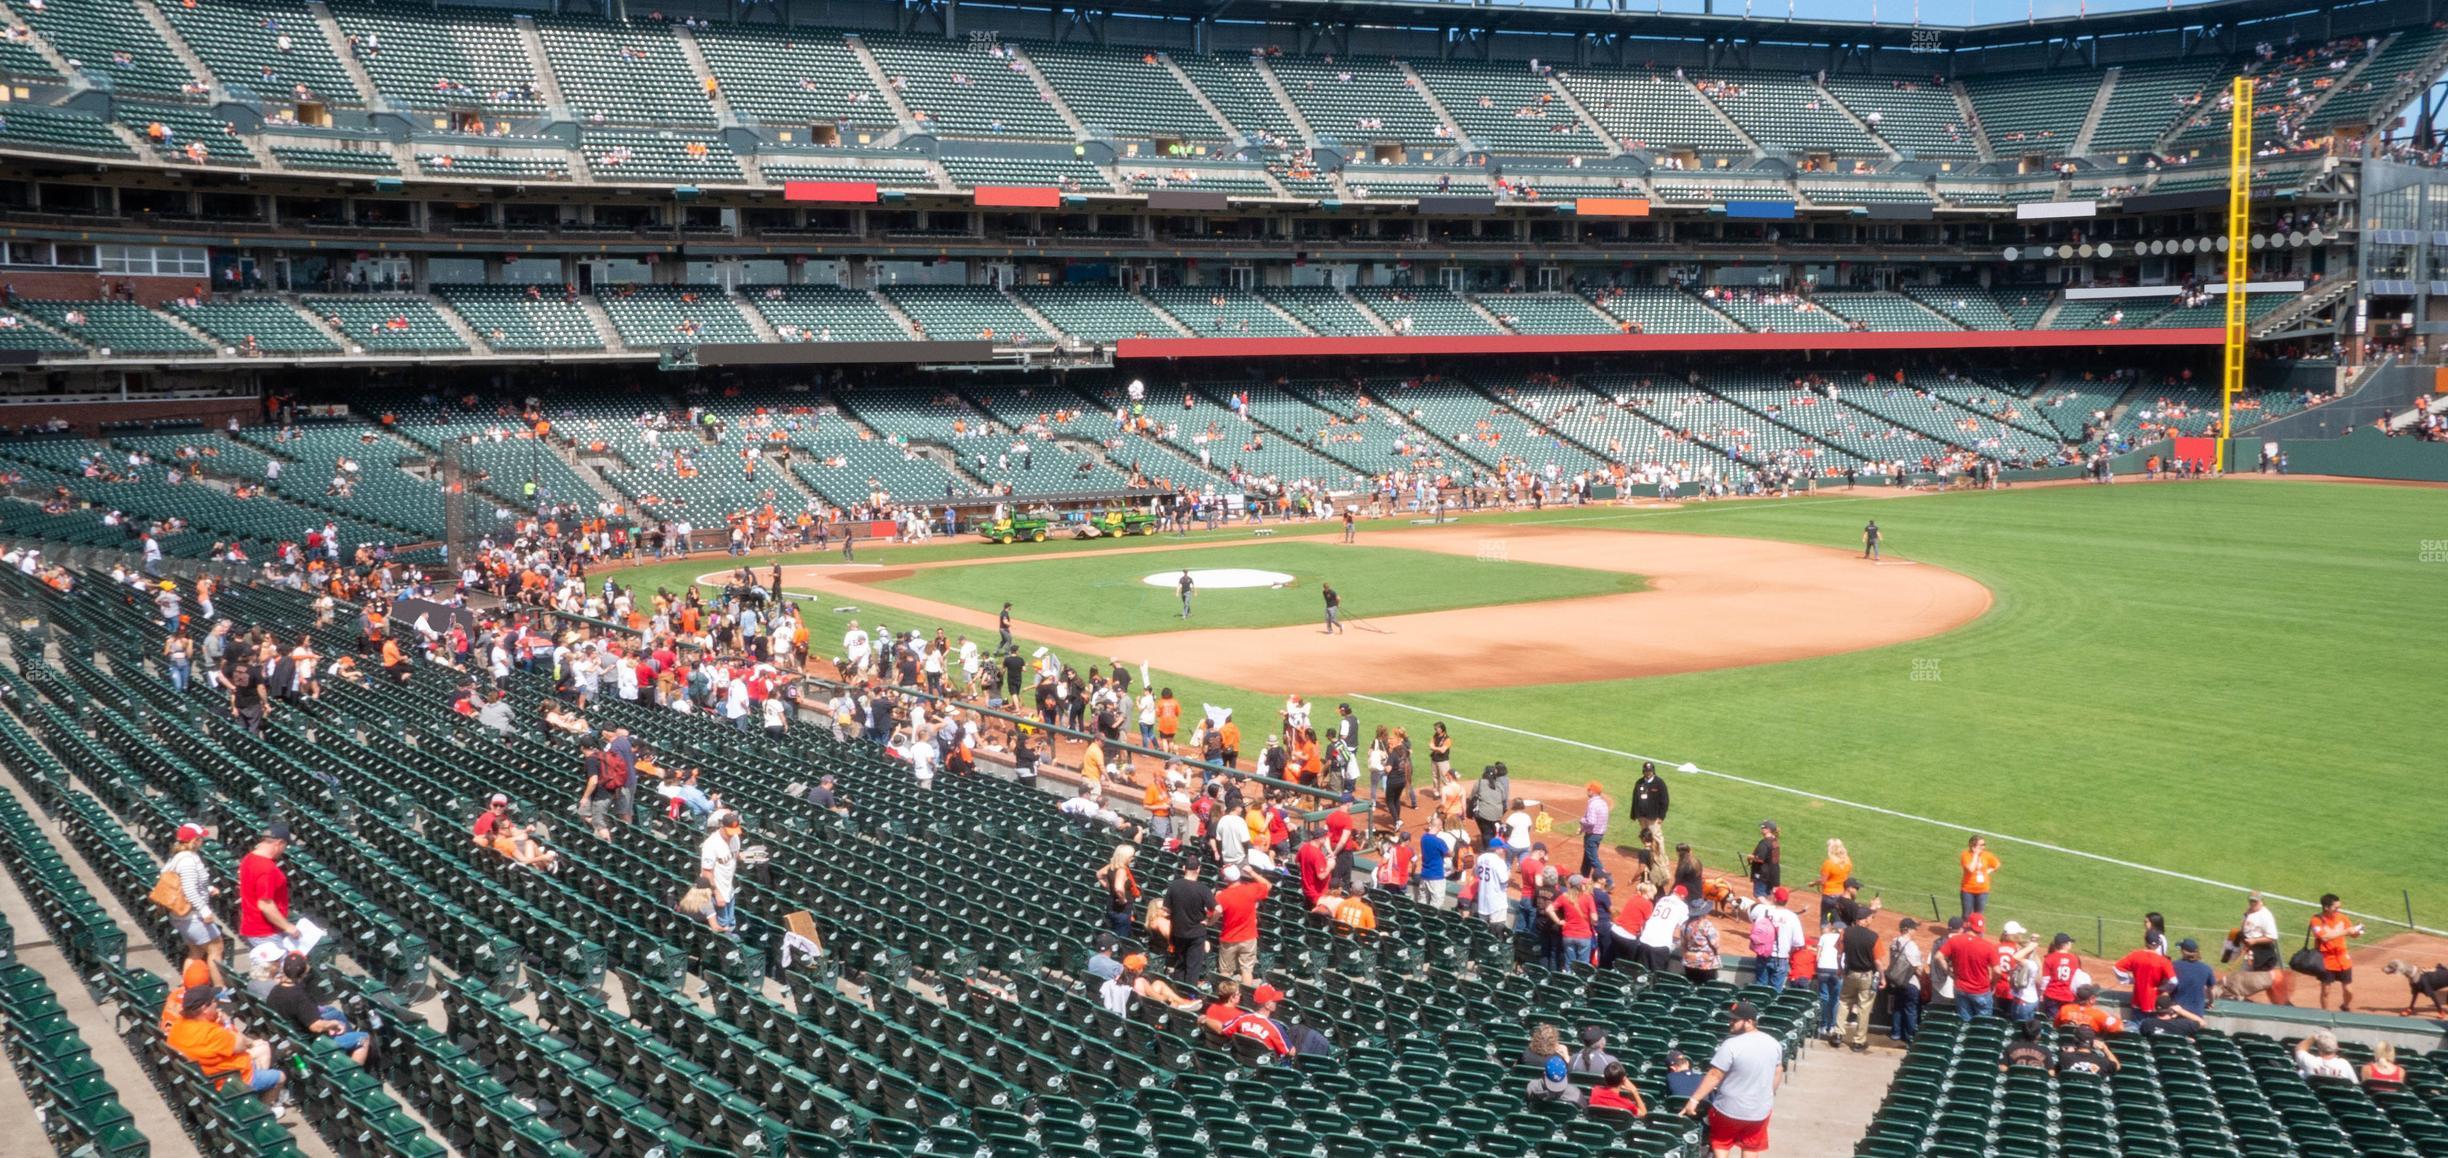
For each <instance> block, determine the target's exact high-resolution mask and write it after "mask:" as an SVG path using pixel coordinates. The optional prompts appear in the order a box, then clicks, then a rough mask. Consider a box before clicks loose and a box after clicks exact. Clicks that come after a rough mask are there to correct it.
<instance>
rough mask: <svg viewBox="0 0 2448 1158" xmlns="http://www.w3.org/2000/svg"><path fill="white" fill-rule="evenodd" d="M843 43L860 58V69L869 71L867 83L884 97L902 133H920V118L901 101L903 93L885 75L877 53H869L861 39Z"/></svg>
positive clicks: (865, 43) (857, 38) (850, 38)
mask: <svg viewBox="0 0 2448 1158" xmlns="http://www.w3.org/2000/svg"><path fill="white" fill-rule="evenodd" d="M842 42H843V43H845V44H847V45H849V46H850V55H851V56H853V57H856V58H858V62H859V67H860V68H862V69H865V70H866V71H867V83H869V84H872V85H874V86H875V90H876V92H877V94H878V95H880V96H882V97H883V98H884V103H885V104H886V105H887V106H889V107H890V108H891V109H892V111H893V117H894V118H895V120H896V121H897V122H898V123H899V124H900V126H901V131H903V132H905V133H915V132H919V131H920V129H919V127H918V118H916V117H914V116H911V115H910V108H909V104H908V103H907V102H905V101H903V100H902V99H901V91H900V90H899V89H896V88H894V87H893V86H892V78H891V77H889V76H886V75H885V74H884V66H883V65H882V64H881V63H879V62H877V60H876V58H875V53H873V52H870V51H868V48H867V42H866V41H865V40H863V39H860V38H859V37H856V36H847V35H845V36H843V37H842Z"/></svg>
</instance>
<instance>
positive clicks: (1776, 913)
mask: <svg viewBox="0 0 2448 1158" xmlns="http://www.w3.org/2000/svg"><path fill="white" fill-rule="evenodd" d="M1792 902H1793V893H1792V892H1790V891H1789V890H1787V889H1786V888H1785V887H1784V886H1783V885H1779V886H1777V887H1776V888H1775V889H1773V890H1771V891H1770V892H1769V894H1768V900H1767V901H1766V902H1764V903H1760V904H1755V905H1753V906H1752V907H1751V923H1752V926H1753V928H1752V933H1751V948H1752V952H1753V955H1754V956H1756V957H1758V959H1759V966H1758V968H1759V983H1760V984H1761V985H1765V986H1767V987H1768V988H1770V989H1783V988H1785V986H1786V985H1787V984H1789V983H1790V982H1789V978H1790V976H1791V975H1790V974H1789V973H1788V972H1787V969H1788V968H1789V967H1790V966H1791V965H1792V964H1793V956H1794V953H1795V952H1796V951H1798V950H1799V949H1801V948H1802V944H1803V941H1804V940H1805V938H1804V937H1803V935H1802V916H1801V914H1799V913H1796V912H1794V911H1793V909H1792V908H1790V907H1789V906H1790V905H1791V904H1792ZM1763 923H1765V924H1766V925H1767V926H1768V927H1769V936H1768V937H1767V938H1765V942H1764V943H1763V939H1762V938H1761V936H1760V934H1759V930H1758V926H1759V925H1761V924H1763Z"/></svg>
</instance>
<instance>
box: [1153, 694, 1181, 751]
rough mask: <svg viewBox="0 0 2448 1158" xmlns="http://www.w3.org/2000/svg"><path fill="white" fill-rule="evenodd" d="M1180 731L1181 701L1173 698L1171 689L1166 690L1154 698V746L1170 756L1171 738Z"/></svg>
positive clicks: (1171, 749) (1171, 748)
mask: <svg viewBox="0 0 2448 1158" xmlns="http://www.w3.org/2000/svg"><path fill="white" fill-rule="evenodd" d="M1180 731H1181V701H1180V700H1177V699H1174V698H1173V689H1171V688H1166V689H1165V690H1164V691H1163V692H1162V693H1159V694H1158V695H1157V697H1156V746H1157V747H1159V748H1161V749H1163V750H1164V751H1165V752H1166V754H1168V755H1170V754H1171V753H1172V751H1173V736H1174V734H1175V733H1177V732H1180Z"/></svg>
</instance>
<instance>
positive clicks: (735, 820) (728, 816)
mask: <svg viewBox="0 0 2448 1158" xmlns="http://www.w3.org/2000/svg"><path fill="white" fill-rule="evenodd" d="M739 842H740V818H739V813H736V812H733V811H731V810H730V809H727V808H726V809H724V810H722V811H720V812H717V813H715V814H714V815H712V816H709V817H707V818H706V838H705V843H704V844H701V845H699V846H698V849H697V879H698V881H699V883H701V884H703V885H704V886H705V887H706V889H707V890H708V891H709V892H710V893H712V894H713V899H714V911H713V913H712V914H711V922H712V924H713V926H714V928H715V930H716V931H718V932H723V933H733V934H736V933H738V932H739V908H738V900H739Z"/></svg>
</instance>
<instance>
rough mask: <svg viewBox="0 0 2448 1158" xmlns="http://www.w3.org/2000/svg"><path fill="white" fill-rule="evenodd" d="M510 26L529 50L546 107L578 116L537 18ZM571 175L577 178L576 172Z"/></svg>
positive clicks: (529, 62) (530, 64) (529, 63)
mask: <svg viewBox="0 0 2448 1158" xmlns="http://www.w3.org/2000/svg"><path fill="white" fill-rule="evenodd" d="M510 25H511V27H513V28H516V29H517V30H518V40H519V47H521V48H524V49H526V50H527V67H528V68H529V69H530V70H531V71H533V72H534V73H535V80H536V96H537V97H538V98H539V99H541V100H542V101H543V102H544V107H546V108H548V109H566V110H568V111H569V113H570V114H571V115H572V116H576V115H578V110H576V109H572V108H570V107H569V97H567V96H565V95H563V94H562V92H561V78H560V77H558V76H555V75H553V70H552V58H551V57H548V56H546V55H545V54H544V38H543V37H542V36H541V35H539V34H537V32H536V26H535V18H534V17H531V16H520V17H518V18H516V19H514V20H512V21H511V22H510ZM572 168H573V169H574V168H575V166H572ZM571 175H572V176H573V177H575V176H576V174H575V173H574V172H573V173H572V174H571Z"/></svg>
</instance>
